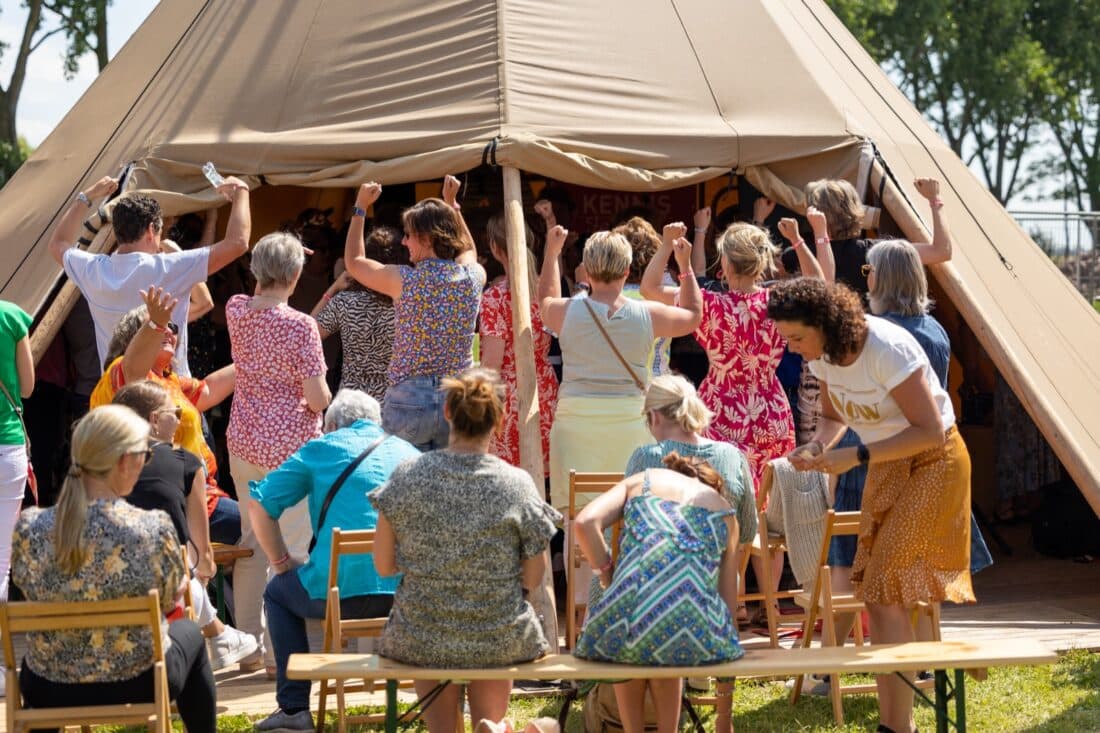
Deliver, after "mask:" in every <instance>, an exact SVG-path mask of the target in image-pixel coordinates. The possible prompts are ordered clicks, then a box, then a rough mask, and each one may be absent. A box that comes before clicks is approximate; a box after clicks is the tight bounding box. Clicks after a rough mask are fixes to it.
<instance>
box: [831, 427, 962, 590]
mask: <svg viewBox="0 0 1100 733" xmlns="http://www.w3.org/2000/svg"><path fill="white" fill-rule="evenodd" d="M862 511H863V519H862V523H861V525H860V532H859V545H858V547H857V549H856V557H855V561H854V562H853V563H852V583H853V584H854V585H855V588H856V591H855V593H856V597H857V598H860V599H861V600H863V602H864V603H872V604H878V605H902V606H907V607H909V606H913V605H915V604H916V603H918V602H920V601H924V602H940V601H952V602H953V603H972V602H973V601H974V589H973V587H972V586H971V584H970V454H969V453H967V451H966V445H965V444H964V443H963V440H962V437H961V436H960V435H959V432H958V430H956V429H955V428H954V427H952V428H951V429H950V430H949V431H948V433H947V441H946V443H945V444H944V446H943V447H942V448H934V449H931V450H927V451H924V452H922V453H918V454H917V455H915V456H911V457H909V458H903V459H900V460H897V461H888V462H885V463H872V464H871V466H870V468H869V470H868V472H867V484H866V486H865V487H864V490H863V506H862Z"/></svg>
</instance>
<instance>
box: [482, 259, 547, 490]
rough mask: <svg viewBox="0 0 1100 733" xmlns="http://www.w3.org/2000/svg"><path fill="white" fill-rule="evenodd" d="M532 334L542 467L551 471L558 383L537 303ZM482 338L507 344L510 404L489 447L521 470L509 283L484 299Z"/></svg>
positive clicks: (504, 367) (503, 372) (504, 372)
mask: <svg viewBox="0 0 1100 733" xmlns="http://www.w3.org/2000/svg"><path fill="white" fill-rule="evenodd" d="M531 330H532V332H533V335H534V339H535V379H536V382H537V383H538V390H539V418H540V420H539V422H540V427H541V429H542V465H543V467H544V469H545V470H546V471H547V472H548V473H549V471H550V426H551V425H552V424H553V422H554V409H555V407H556V406H557V404H558V380H557V377H555V376H554V368H553V367H552V366H550V359H549V357H548V356H547V354H548V353H549V351H550V334H549V333H547V332H546V331H545V330H544V329H543V327H542V316H541V314H540V313H539V306H538V304H537V303H534V302H533V303H531ZM480 333H481V335H482V337H485V336H495V337H497V338H499V339H501V340H502V341H504V361H503V363H502V364H501V366H500V379H501V381H502V382H503V383H504V390H505V395H506V402H505V405H504V425H502V426H501V430H500V432H499V433H497V434H496V435H495V436H493V442H492V444H491V445H490V446H489V451H490V452H491V453H493V454H494V455H496V456H498V457H500V458H501V459H503V460H505V461H507V462H508V463H511V464H512V465H513V466H519V399H518V397H517V395H516V350H515V344H514V343H513V341H512V294H511V292H510V291H509V290H508V281H507V280H500V281H498V282H495V283H493V284H492V285H490V286H489V288H488V289H487V290H486V291H485V292H484V293H483V294H482V296H481V329H480Z"/></svg>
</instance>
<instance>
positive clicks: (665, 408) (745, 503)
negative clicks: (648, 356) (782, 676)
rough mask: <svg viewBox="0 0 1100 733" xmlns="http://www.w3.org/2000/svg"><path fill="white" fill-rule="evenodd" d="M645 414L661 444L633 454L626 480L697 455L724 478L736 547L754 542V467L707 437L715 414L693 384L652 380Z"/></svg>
mask: <svg viewBox="0 0 1100 733" xmlns="http://www.w3.org/2000/svg"><path fill="white" fill-rule="evenodd" d="M643 410H644V411H645V419H646V426H647V427H648V428H649V432H650V434H652V435H653V437H654V438H656V439H657V442H656V443H650V444H649V445H643V446H642V447H640V448H636V449H635V450H634V453H633V454H632V455H631V456H630V460H629V461H627V464H626V471H625V472H624V473H625V475H627V476H633V475H634V474H636V473H639V472H640V471H643V470H644V469H647V468H662V467H663V466H664V459H665V456H667V455H668V454H669V453H671V452H672V451H676V452H677V453H679V454H680V455H681V456H683V457H685V458H690V457H694V456H698V457H699V458H701V459H703V460H704V461H706V462H707V463H709V464H710V466H711V468H713V469H714V470H715V471H717V472H718V475H720V476H721V477H722V496H723V497H725V499H726V501H728V502H729V503H730V505H731V506H733V508H734V509H736V510H737V526H738V528H739V535H740V536H739V538H738V542H739V543H740V544H742V545H744V544H748V543H752V539H753V537H755V536H756V529H757V526H756V524H757V520H756V501H755V492H754V490H753V478H752V468H751V467H750V466H749V462H748V459H747V458H746V457H745V454H744V453H742V452H741V451H740V450H739V449H738V448H737V446H736V445H734V444H732V443H726V442H722V441H717V440H711V439H710V438H704V437H703V435H702V434H703V433H705V432H706V430H707V427H708V426H709V425H710V421H711V419H712V418H713V417H714V413H712V412H711V411H710V410H709V409H707V406H706V404H704V403H703V400H702V399H700V397H699V395H698V394H697V393H696V391H695V387H694V386H692V384H691V382H689V381H688V380H687V379H685V378H684V377H681V376H680V375H678V374H663V375H661V376H659V377H654V379H653V381H652V382H650V383H649V387H648V388H647V389H646V393H645V406H644V407H643ZM738 566H740V562H738ZM740 580H741V581H744V579H743V578H741V579H740ZM748 621H749V618H748V612H747V611H746V609H745V607H744V606H740V607H738V609H737V624H738V626H741V625H742V623H744V624H748Z"/></svg>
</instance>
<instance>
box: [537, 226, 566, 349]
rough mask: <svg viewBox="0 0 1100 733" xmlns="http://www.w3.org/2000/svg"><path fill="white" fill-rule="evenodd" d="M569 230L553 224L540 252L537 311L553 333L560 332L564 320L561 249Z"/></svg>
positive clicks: (564, 306)
mask: <svg viewBox="0 0 1100 733" xmlns="http://www.w3.org/2000/svg"><path fill="white" fill-rule="evenodd" d="M568 236H569V230H568V229H566V228H565V227H563V226H561V225H560V224H555V225H554V227H553V228H552V229H549V230H547V232H546V246H545V247H544V249H543V253H542V272H540V273H539V292H538V298H539V311H540V313H541V315H542V322H543V324H544V325H545V326H546V327H547V328H549V329H550V330H551V331H553V332H554V333H560V332H561V326H562V323H563V322H564V321H565V309H566V307H567V305H568V300H566V299H565V298H563V297H561V263H560V261H559V260H560V259H561V251H562V249H563V248H564V247H565V240H566V238H567V237H568Z"/></svg>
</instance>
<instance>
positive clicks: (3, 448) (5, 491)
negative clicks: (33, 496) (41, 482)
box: [0, 444, 27, 601]
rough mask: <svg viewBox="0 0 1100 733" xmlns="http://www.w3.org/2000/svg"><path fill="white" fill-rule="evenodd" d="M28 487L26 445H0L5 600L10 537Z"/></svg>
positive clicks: (1, 590) (0, 586)
mask: <svg viewBox="0 0 1100 733" xmlns="http://www.w3.org/2000/svg"><path fill="white" fill-rule="evenodd" d="M26 486H27V447H26V446H25V445H23V444H20V445H0V601H6V600H8V568H9V567H11V536H12V532H13V531H14V530H15V523H16V521H17V520H18V519H19V510H20V508H21V507H22V506H23V492H24V490H25V489H26Z"/></svg>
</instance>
